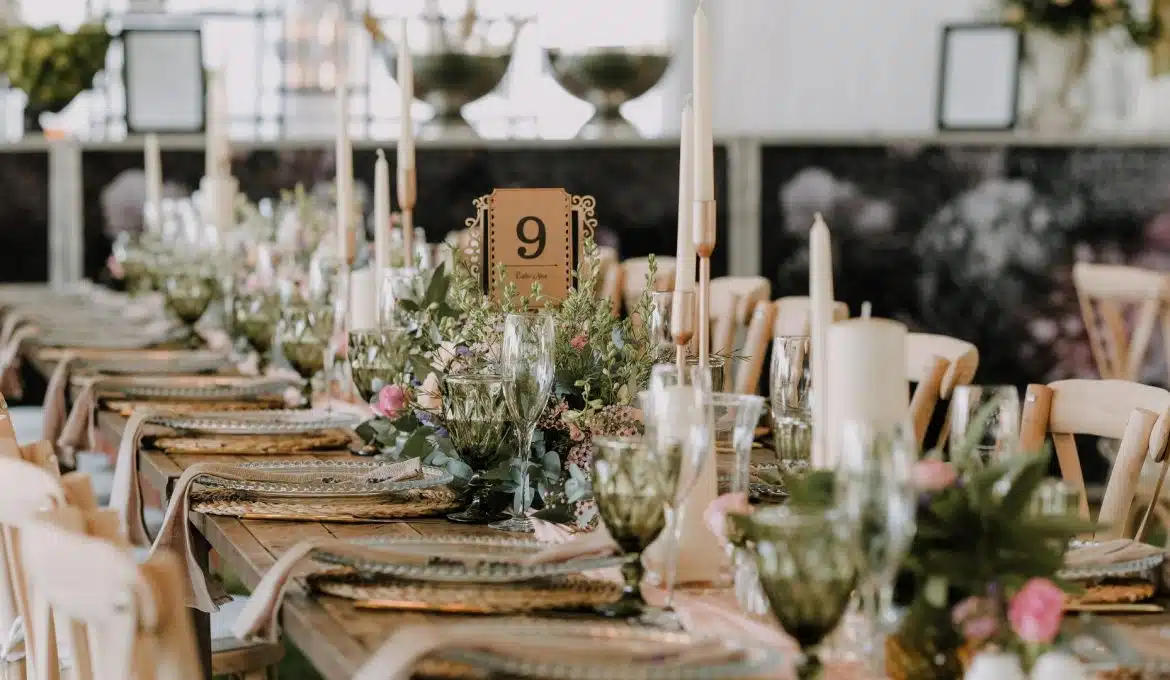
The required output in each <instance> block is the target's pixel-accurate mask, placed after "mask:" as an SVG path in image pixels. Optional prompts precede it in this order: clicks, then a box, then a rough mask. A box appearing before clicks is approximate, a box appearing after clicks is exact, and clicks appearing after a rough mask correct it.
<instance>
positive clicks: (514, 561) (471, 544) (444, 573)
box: [313, 536, 629, 583]
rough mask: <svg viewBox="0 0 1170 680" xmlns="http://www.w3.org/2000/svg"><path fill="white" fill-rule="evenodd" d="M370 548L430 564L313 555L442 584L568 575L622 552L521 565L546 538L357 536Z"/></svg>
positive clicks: (610, 562) (601, 565)
mask: <svg viewBox="0 0 1170 680" xmlns="http://www.w3.org/2000/svg"><path fill="white" fill-rule="evenodd" d="M358 543H361V544H362V545H368V546H371V547H377V546H385V547H387V548H394V549H396V550H403V549H407V550H410V551H411V552H418V553H420V554H424V555H429V556H432V557H433V558H434V562H433V563H431V564H403V563H401V562H394V561H393V559H394V557H393V556H392V555H388V556H387V560H386V561H385V562H383V561H379V560H372V559H358V558H354V557H353V556H349V555H339V554H336V553H331V552H329V550H328V549H321V550H315V551H314V552H313V558H314V559H316V560H317V561H319V562H324V563H326V564H336V565H340V566H344V567H350V568H352V569H354V570H356V571H357V572H358V573H360V574H363V575H366V576H391V577H394V578H401V579H408V580H413V581H438V582H445V583H518V582H521V581H531V580H533V579H540V578H550V577H555V576H568V575H570V574H579V573H582V572H586V571H592V570H594V569H607V568H609V567H617V566H621V565H622V564H624V563H625V562H627V561H628V559H629V558H628V557H626V556H621V555H619V556H614V557H582V558H577V559H572V560H565V561H561V562H551V563H547V564H521V563H520V559H521V558H523V557H524V556H525V555H531V554H535V553H538V552H540V551H541V550H544V549H546V548H548V546H549V544H548V543H542V542H540V541H535V540H529V539H515V538H496V537H494V536H491V537H486V536H458V537H454V536H453V537H448V538H422V537H419V538H378V539H371V540H367V541H358Z"/></svg>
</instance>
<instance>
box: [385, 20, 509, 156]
mask: <svg viewBox="0 0 1170 680" xmlns="http://www.w3.org/2000/svg"><path fill="white" fill-rule="evenodd" d="M419 21H421V22H422V23H423V25H424V26H425V28H426V30H425V31H419V32H418V33H413V32H412V36H414V35H421V38H422V39H425V44H421V45H420V44H418V43H416V42H415V40H411V60H412V63H413V65H414V96H415V97H416V98H418V99H420V100H422V101H424V102H426V103H427V104H430V106H431V107H432V108H433V109H434V110H435V116H434V118H432V119H431V120H429V121H427V122H426V123H425V124H424V125H423V126H422V127H421V129H420V130H419V132H420V134H421V136H422V137H424V138H430V139H435V138H439V137H442V138H452V137H454V138H465V139H467V138H476V137H477V136H478V135H476V133H475V130H473V129H472V127H471V125H469V124H468V123H467V119H465V118H464V117H463V113H462V109H463V107H464V106H466V105H467V104H470V103H471V102H473V101H475V100H477V99H480V98H481V97H483V96H485V95H487V94H488V93H490V92H491V91H492V90H494V89H496V87H498V86H499V84H500V81H501V80H503V79H504V74H506V73H507V72H508V65H509V64H510V63H511V62H512V50H513V46H514V44H515V41H516V35H517V34H518V33H519V31H520V28H521V27H522V26H523V25H524V23H525V20H524V19H522V18H504V19H483V18H476V17H474V16H472V17H465V18H464V19H449V18H445V17H437V16H424V17H421V18H420V19H419ZM365 25H366V29H367V30H368V31H369V32H370V34H371V35H372V36H373V38H374V45H375V48H376V49H377V50H378V52H379V53H380V54H381V55H382V59H383V61H385V63H386V68H388V69H389V70H390V75H391V76H392V77H393V76H395V74H397V73H398V48H397V41H398V40H401V39H402V36H399V35H386V34H384V33H383V32H382V31H381V29H380V27H379V26H378V24H377V21H376V20H374V19H373V18H371V17H369V16H367V17H366V19H365ZM412 30H413V29H412Z"/></svg>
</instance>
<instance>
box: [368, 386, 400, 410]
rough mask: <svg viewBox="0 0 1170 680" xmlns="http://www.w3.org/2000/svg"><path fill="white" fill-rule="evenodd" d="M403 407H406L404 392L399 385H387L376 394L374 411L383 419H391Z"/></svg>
mask: <svg viewBox="0 0 1170 680" xmlns="http://www.w3.org/2000/svg"><path fill="white" fill-rule="evenodd" d="M403 406H406V390H404V389H402V386H401V385H387V386H385V387H383V388H382V389H381V391H379V392H378V403H377V405H376V406H374V410H375V411H377V412H378V413H379V414H380V415H381V416H383V417H384V418H393V417H395V416H396V415H397V414H398V412H399V411H400V410H402V407H403Z"/></svg>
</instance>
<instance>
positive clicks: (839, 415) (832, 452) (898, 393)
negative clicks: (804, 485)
mask: <svg viewBox="0 0 1170 680" xmlns="http://www.w3.org/2000/svg"><path fill="white" fill-rule="evenodd" d="M827 346H828V353H829V356H831V357H832V358H833V360H832V362H830V363H829V367H828V389H829V394H831V395H832V399H830V400H829V403H828V404H827V406H828V412H829V418H828V428H829V429H828V435H829V436H828V438H827V440H828V443H829V447H828V453H829V456H828V458H829V460H828V461H827V464H826V465H827V466H829V467H831V466H832V465H834V464H835V461H836V459H837V456H836V450H837V447H838V445H839V444H838V439H839V437H840V436H841V433H842V430H843V427H844V425H845V423H848V422H851V421H856V422H863V423H867V424H869V425H872V426H873V427H875V428H878V429H879V430H881V429H886V428H894V427H898V426H901V425H905V424H906V423H907V418H908V417H909V413H910V383H909V381H908V380H907V379H906V326H904V325H903V324H900V323H898V322H897V321H891V320H889V319H849V320H847V321H838V322H837V323H835V324H833V325H831V326H830V327H829V331H828V343H827ZM813 352H814V356H815V353H816V347H814V348H813ZM814 375H815V374H814ZM814 389H815V387H814ZM813 398H814V399H815V400H817V401H820V395H819V394H816V393H814V394H813Z"/></svg>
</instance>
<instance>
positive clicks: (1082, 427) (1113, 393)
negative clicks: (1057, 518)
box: [1019, 380, 1170, 537]
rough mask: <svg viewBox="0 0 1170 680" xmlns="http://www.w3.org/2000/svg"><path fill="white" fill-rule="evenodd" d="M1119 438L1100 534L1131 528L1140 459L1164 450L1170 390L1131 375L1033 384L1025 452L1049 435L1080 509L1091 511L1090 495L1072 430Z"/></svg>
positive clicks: (1160, 456) (1023, 427) (1023, 428)
mask: <svg viewBox="0 0 1170 680" xmlns="http://www.w3.org/2000/svg"><path fill="white" fill-rule="evenodd" d="M1078 434H1084V435H1096V436H1098V437H1107V438H1109V439H1120V440H1121V444H1120V446H1119V447H1118V451H1117V458H1116V460H1115V461H1114V463H1113V470H1112V472H1111V473H1110V475H1109V481H1108V483H1107V485H1106V487H1105V498H1104V499H1103V500H1102V502H1101V511H1100V513H1099V516H1098V522H1099V523H1100V524H1103V525H1108V527H1107V528H1106V529H1104V530H1103V531H1102V532H1099V533H1098V535H1099V536H1100V535H1108V536H1110V537H1117V536H1122V535H1125V534H1126V533H1127V531H1128V519H1129V514H1130V508H1131V507H1132V504H1133V500H1134V498H1135V496H1136V495H1137V491H1138V485H1139V482H1140V477H1141V471H1142V465H1143V464H1144V463H1145V461H1146V460H1147V459H1149V460H1153V461H1155V462H1160V461H1162V460H1164V458H1165V456H1166V443H1167V436H1168V434H1170V392H1168V391H1166V390H1164V389H1162V388H1160V387H1152V386H1150V385H1142V384H1141V383H1136V382H1131V381H1127V380H1061V381H1058V382H1054V383H1049V384H1047V385H1029V386H1028V393H1027V396H1026V397H1025V398H1024V408H1023V418H1022V420H1021V423H1020V446H1019V450H1020V451H1023V452H1032V451H1040V450H1042V449H1043V447H1044V442H1045V440H1046V439H1047V437H1048V436H1051V438H1052V443H1053V446H1054V448H1055V449H1056V458H1057V462H1058V463H1059V464H1060V474H1061V477H1062V478H1063V479H1064V481H1065V482H1066V483H1067V484H1068V485H1069V486H1071V487H1072V488H1073V489H1076V490H1077V492H1078V493H1079V494H1080V513H1081V516H1082V517H1084V518H1086V519H1087V518H1088V517H1089V501H1088V495H1087V493H1086V489H1085V477H1084V473H1083V471H1082V468H1081V460H1080V455H1079V453H1078V452H1077V445H1076V440H1075V439H1074V435H1078Z"/></svg>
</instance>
